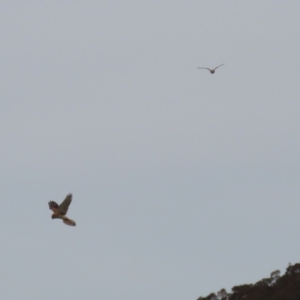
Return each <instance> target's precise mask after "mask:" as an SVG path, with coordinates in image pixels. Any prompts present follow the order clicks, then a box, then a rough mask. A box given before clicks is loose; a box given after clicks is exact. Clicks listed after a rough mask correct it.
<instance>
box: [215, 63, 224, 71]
mask: <svg viewBox="0 0 300 300" xmlns="http://www.w3.org/2000/svg"><path fill="white" fill-rule="evenodd" d="M224 65H225V64H221V65H219V66H217V67H215V68H214V70H216V69H218V68H220V67H222V66H224Z"/></svg>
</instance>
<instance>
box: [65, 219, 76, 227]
mask: <svg viewBox="0 0 300 300" xmlns="http://www.w3.org/2000/svg"><path fill="white" fill-rule="evenodd" d="M63 222H64V223H65V224H67V225H69V226H76V223H75V221H73V220H71V219H68V218H64V219H63Z"/></svg>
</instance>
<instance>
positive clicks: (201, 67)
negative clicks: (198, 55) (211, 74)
mask: <svg viewBox="0 0 300 300" xmlns="http://www.w3.org/2000/svg"><path fill="white" fill-rule="evenodd" d="M198 69H205V70H209V71H211V69H209V68H203V67H198Z"/></svg>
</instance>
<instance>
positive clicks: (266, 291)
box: [197, 263, 300, 300]
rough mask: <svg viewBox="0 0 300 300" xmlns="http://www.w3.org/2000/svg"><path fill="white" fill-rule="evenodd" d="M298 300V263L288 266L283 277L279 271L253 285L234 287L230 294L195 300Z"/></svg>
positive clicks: (299, 267)
mask: <svg viewBox="0 0 300 300" xmlns="http://www.w3.org/2000/svg"><path fill="white" fill-rule="evenodd" d="M242 299H243V300H299V299H300V263H297V264H295V265H289V266H288V267H287V269H286V272H285V274H284V275H282V276H280V271H278V270H276V271H274V272H272V273H271V275H270V277H269V278H263V279H261V280H260V281H258V282H256V283H255V284H243V285H239V286H234V287H233V288H232V289H231V293H227V292H226V290H225V289H222V290H220V291H219V292H218V293H217V294H215V293H211V294H209V295H208V296H206V297H199V298H198V299H197V300H242Z"/></svg>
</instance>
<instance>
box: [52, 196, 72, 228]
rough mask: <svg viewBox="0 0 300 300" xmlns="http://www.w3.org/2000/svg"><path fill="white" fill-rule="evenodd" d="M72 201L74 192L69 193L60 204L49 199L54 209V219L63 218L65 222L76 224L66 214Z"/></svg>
mask: <svg viewBox="0 0 300 300" xmlns="http://www.w3.org/2000/svg"><path fill="white" fill-rule="evenodd" d="M71 201H72V194H68V195H67V196H66V198H65V200H64V201H63V202H62V203H61V205H58V204H57V203H56V202H54V201H49V203H48V204H49V208H50V209H51V210H52V211H53V214H52V219H62V220H63V222H64V223H65V224H67V225H70V226H75V225H76V223H75V222H74V221H73V220H71V219H69V218H67V216H66V214H67V211H68V208H69V205H70V203H71Z"/></svg>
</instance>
